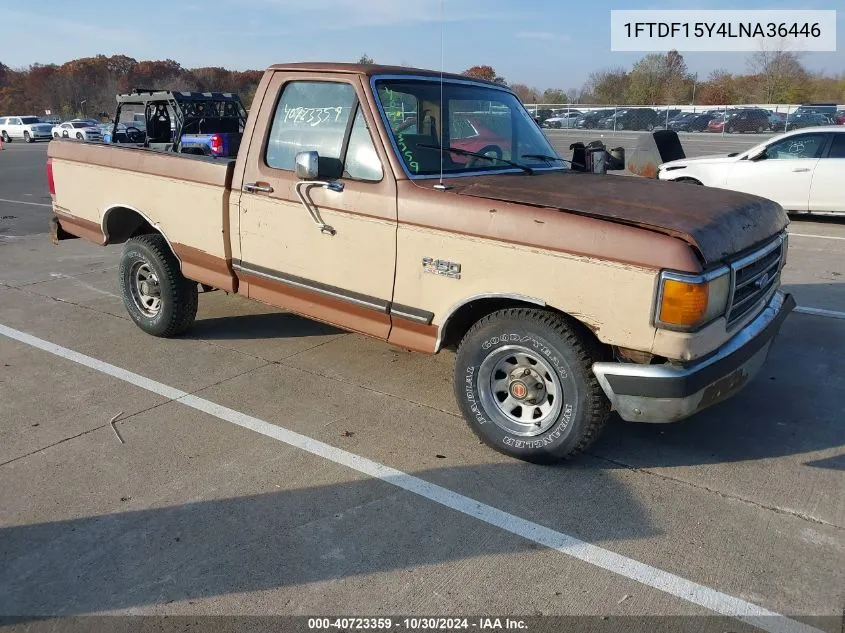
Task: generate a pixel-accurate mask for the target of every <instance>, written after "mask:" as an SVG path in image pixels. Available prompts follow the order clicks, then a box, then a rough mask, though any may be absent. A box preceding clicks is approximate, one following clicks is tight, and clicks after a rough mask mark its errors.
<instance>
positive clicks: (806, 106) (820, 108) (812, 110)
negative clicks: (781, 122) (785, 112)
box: [793, 103, 838, 117]
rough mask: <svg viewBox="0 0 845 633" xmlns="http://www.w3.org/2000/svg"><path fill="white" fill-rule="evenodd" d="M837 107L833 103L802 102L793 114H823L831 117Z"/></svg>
mask: <svg viewBox="0 0 845 633" xmlns="http://www.w3.org/2000/svg"><path fill="white" fill-rule="evenodd" d="M837 107H838V106H837V105H836V104H835V103H802V104H801V105H800V106H798V108H797V109H796V110H795V112H794V113H793V114H825V115H827V116H829V117H832V116H834V115H835V114H836V108H837Z"/></svg>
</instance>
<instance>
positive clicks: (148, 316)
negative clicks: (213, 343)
mask: <svg viewBox="0 0 845 633" xmlns="http://www.w3.org/2000/svg"><path fill="white" fill-rule="evenodd" d="M119 275H120V288H121V294H122V295H123V303H124V305H125V306H126V311H127V312H128V313H129V316H130V317H131V318H132V320H133V321H134V322H135V324H136V325H137V326H138V327H140V328H141V329H142V330H144V332H146V333H148V334H152V335H153V336H160V337H171V336H176V335H178V334H182V333H183V332H185V331H186V330H187V329H188V328H190V327H191V325H193V323H194V319H195V318H196V316H197V301H198V297H197V284H196V282H193V281H190V280H188V279H185V277H183V276H182V273H181V271H180V270H179V262H178V261H177V259H176V257H175V256H174V255H173V252H172V251H171V250H170V247H169V246H168V244H167V241H166V240H165V239H164V237H163V236H161V235H160V234H158V233H151V234H149V235H140V236H138V237H133V238H132V239H130V240H129V241H127V242H126V245H125V246H124V248H123V255H122V256H121V258H120V272H119Z"/></svg>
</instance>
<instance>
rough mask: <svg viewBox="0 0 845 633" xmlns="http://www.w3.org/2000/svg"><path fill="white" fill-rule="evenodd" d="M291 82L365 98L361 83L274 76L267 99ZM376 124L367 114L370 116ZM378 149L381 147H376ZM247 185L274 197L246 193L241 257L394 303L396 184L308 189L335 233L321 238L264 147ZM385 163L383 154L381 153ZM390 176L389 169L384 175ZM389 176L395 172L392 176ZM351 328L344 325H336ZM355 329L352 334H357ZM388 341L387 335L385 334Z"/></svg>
mask: <svg viewBox="0 0 845 633" xmlns="http://www.w3.org/2000/svg"><path fill="white" fill-rule="evenodd" d="M292 79H296V80H303V81H305V80H321V81H336V82H341V83H347V84H350V85H351V86H352V87H353V88H354V89H355V90H356V93H358V95H359V98H361V97H362V87H361V84H360V81H359V79H358V78H357V77H350V76H347V75H338V76H334V75H326V74H319V75H313V76H312V75H309V74H302V75H296V76H295V77H292V76H291V75H290V74H285V73H275V75H274V76H273V78H272V79H271V81H270V84H269V86H268V94H274V95H276V94H278V93H279V91H280V90H282V89H283V86H284V85H285V84H286V83H287V82H289V81H290V80H292ZM275 102H276V99H269V98H265V99H264V100H263V102H262V105H261V107H260V111H259V112H258V115H257V123H256V128H255V129H256V130H262V132H261V136H260V137H259V138H266V134H265V133H264V132H263V130H266V129H268V128H269V125H270V123H271V121H272V118H273V113H274V111H275V105H276V104H275ZM366 118H367V120H368V121H370V118H369V116H367V117H366ZM375 145H376V146H377V147H378V143H376V144H375ZM248 152H249V156H248V158H247V159H246V164H245V168H244V175H243V179H244V182H247V183H252V182H256V183H262V184H266V185H269V186H270V187H272V189H273V191H272V193H269V194H268V193H250V192H246V191H243V192H240V200H241V204H240V216H239V223H240V259H242V260H243V261H244V262H245V263H247V264H252V265H257V266H261V267H263V268H267V269H270V270H274V271H281V272H284V273H287V274H289V275H295V276H298V277H303V278H305V279H308V280H311V281H316V282H319V283H322V284H327V285H330V286H335V287H338V288H343V289H344V290H348V291H351V292H356V293H360V294H365V295H369V296H371V297H376V298H378V299H382V300H385V301H390V299H391V295H392V294H393V270H394V259H395V249H396V185H395V182H394V180H393V179H392V178H391V177H390V176H389V175H386V176H385V177H384V178H383V179H382V180H381V181H380V182H358V181H355V180H351V179H344V180H343V182H344V185H345V188H344V190H343V191H342V192H333V191H328V190H325V189H323V188H322V187H319V186H318V187H312V188H310V189H309V191H308V195H310V199H311V200H312V201H313V203H314V205H315V207H316V208H317V209H318V211H319V213H320V215H321V217H322V219H323V221H324V222H325V223H327V224H329V225H331V226H332V227H333V228H334V229H335V231H336V233H335V234H334V235H330V234H327V233H324V232H321V231H320V229H319V227H318V226H317V225H316V224H315V222H314V220H313V219H312V218H311V216H310V215H309V213H308V210H307V209H306V208H305V206H304V205H303V204H302V203H301V202H300V200H299V198H298V197H297V195H296V191H295V185H296V183H297V182H299V181H298V179H297V178H296V176H295V175H294V173H293V172H292V171H287V170H281V169H274V168H271V167H269V166H268V165H267V164H266V163H265V160H264V152H265V143H263V142H262V143H257V142H255V141H253V142H251V143H250V146H249V150H248ZM378 152H379V155H380V157H381V158H382V162H383V163H384V153H383V149H381V148H380V149H379V150H378ZM385 171H386V172H387V169H385ZM387 173H388V174H389V172H387ZM335 323H338V324H340V325H342V326H344V327H347V326H346V325H345V324H344V323H343V321H340V322H337V321H335ZM351 329H354V328H351ZM383 337H384V338H386V337H387V330H385V331H384V334H383Z"/></svg>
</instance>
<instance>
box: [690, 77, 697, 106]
mask: <svg viewBox="0 0 845 633" xmlns="http://www.w3.org/2000/svg"><path fill="white" fill-rule="evenodd" d="M697 83H698V73H695V75H693V78H692V103H691V104H690V105H691V106H692V111H693V112H695V85H696V84H697Z"/></svg>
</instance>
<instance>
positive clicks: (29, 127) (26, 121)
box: [0, 116, 50, 143]
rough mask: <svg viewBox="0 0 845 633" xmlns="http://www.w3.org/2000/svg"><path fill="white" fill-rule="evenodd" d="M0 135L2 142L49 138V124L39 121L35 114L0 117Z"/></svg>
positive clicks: (30, 141)
mask: <svg viewBox="0 0 845 633" xmlns="http://www.w3.org/2000/svg"><path fill="white" fill-rule="evenodd" d="M0 136H2V137H3V142H4V143H9V142H11V141H13V140H15V139H21V140H23V141H26V142H27V143H32V142H33V141H38V140H41V139H43V140H47V141H49V140H50V124H49V123H41V121H39V120H38V117H37V116H7V117H0Z"/></svg>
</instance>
